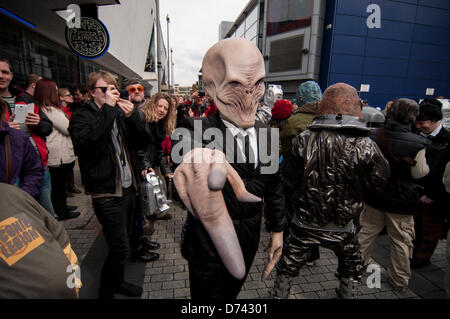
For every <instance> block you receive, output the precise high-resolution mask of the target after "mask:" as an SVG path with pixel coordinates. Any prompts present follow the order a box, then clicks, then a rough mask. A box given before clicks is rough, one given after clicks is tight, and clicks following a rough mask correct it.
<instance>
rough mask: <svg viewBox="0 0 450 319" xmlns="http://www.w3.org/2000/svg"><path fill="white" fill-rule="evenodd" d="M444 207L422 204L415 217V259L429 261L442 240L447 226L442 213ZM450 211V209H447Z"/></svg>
mask: <svg viewBox="0 0 450 319" xmlns="http://www.w3.org/2000/svg"><path fill="white" fill-rule="evenodd" d="M445 209H446V208H445V207H444V205H437V204H435V202H433V203H431V204H426V203H422V204H421V205H420V210H419V212H418V213H417V215H416V216H414V229H415V234H416V238H415V239H414V242H413V244H414V250H413V257H414V258H417V259H421V260H426V261H429V260H430V259H431V256H432V255H433V253H434V250H435V249H436V246H437V244H438V243H439V240H440V239H441V234H442V229H443V228H444V225H445V220H444V216H443V214H442V211H445ZM447 209H448V208H447Z"/></svg>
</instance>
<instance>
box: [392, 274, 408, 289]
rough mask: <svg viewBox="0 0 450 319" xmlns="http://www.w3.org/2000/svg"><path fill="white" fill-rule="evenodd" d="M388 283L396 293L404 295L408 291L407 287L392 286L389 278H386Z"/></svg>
mask: <svg viewBox="0 0 450 319" xmlns="http://www.w3.org/2000/svg"><path fill="white" fill-rule="evenodd" d="M388 283H389V285H390V286H391V287H392V289H394V290H395V291H396V292H399V293H405V292H407V291H408V287H402V286H397V285H396V284H394V283H393V282H392V279H391V277H389V276H388Z"/></svg>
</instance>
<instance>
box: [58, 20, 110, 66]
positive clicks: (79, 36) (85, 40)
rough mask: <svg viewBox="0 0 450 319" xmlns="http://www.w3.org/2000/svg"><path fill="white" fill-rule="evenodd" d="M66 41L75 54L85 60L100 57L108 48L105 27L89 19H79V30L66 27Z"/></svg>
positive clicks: (97, 21) (99, 22) (98, 21)
mask: <svg viewBox="0 0 450 319" xmlns="http://www.w3.org/2000/svg"><path fill="white" fill-rule="evenodd" d="M66 40H67V44H68V45H69V46H70V48H71V49H72V50H73V51H74V52H75V54H77V55H78V56H80V57H82V58H86V59H96V58H99V57H101V56H102V55H103V54H105V52H106V51H107V50H108V47H109V34H108V30H107V29H106V27H105V25H104V24H103V23H102V22H101V21H100V20H96V19H92V18H89V17H81V26H80V28H75V27H73V28H68V27H67V26H66Z"/></svg>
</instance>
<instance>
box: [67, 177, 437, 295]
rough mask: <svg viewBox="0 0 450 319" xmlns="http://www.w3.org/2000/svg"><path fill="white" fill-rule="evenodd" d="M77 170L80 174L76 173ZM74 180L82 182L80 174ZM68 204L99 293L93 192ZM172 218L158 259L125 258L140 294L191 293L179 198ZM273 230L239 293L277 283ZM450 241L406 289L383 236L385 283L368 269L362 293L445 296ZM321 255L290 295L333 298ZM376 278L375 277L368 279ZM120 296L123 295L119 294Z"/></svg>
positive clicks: (160, 237) (85, 270) (71, 226)
mask: <svg viewBox="0 0 450 319" xmlns="http://www.w3.org/2000/svg"><path fill="white" fill-rule="evenodd" d="M77 175H79V173H78V174H76V176H77ZM76 184H77V185H80V184H81V183H80V182H79V180H78V181H77V179H76ZM68 203H69V205H75V206H78V207H79V208H80V209H79V211H80V212H81V216H80V217H78V218H75V219H71V220H67V221H63V222H62V223H63V224H64V226H65V227H66V229H67V231H68V233H69V236H70V238H71V243H72V247H73V249H74V251H75V252H76V253H77V256H78V259H79V261H80V264H81V269H82V274H81V276H82V281H83V284H84V286H83V288H82V289H81V291H82V292H81V295H80V296H81V297H82V298H96V291H97V289H98V279H99V274H100V271H101V267H102V265H103V260H104V258H105V256H106V252H107V249H108V248H107V246H106V242H105V240H104V238H103V235H102V233H101V226H100V225H99V223H98V221H97V218H96V217H95V215H94V211H93V208H92V204H91V200H90V197H89V196H86V195H84V194H78V195H76V196H75V197H72V198H69V199H68ZM170 206H171V210H170V212H171V214H172V215H173V219H171V220H158V221H156V222H155V232H154V234H153V235H152V240H154V241H157V242H159V243H160V244H161V249H159V251H158V252H159V253H160V255H161V257H160V259H159V260H158V261H155V262H151V263H147V264H145V263H127V265H126V278H127V280H130V281H132V282H134V283H136V284H142V287H143V289H144V293H143V294H142V296H141V299H186V298H190V292H189V273H188V266H187V262H186V260H184V259H183V257H182V256H181V253H180V244H179V243H180V239H181V237H180V234H181V227H182V225H183V223H184V220H185V217H186V212H185V211H184V210H182V209H181V207H180V206H179V205H178V204H171V205H170ZM268 241H269V234H268V233H267V232H266V231H265V228H264V227H262V230H261V243H260V249H259V251H258V253H257V255H256V257H255V261H254V263H253V266H252V268H251V269H250V273H249V276H248V277H247V280H246V282H245V284H244V287H243V289H242V291H241V292H240V294H239V296H238V299H265V298H269V293H270V291H271V288H272V287H273V283H274V273H272V274H271V275H270V277H269V279H267V280H266V281H265V282H261V280H260V276H261V272H262V270H263V268H264V266H265V263H266V262H267V257H266V253H264V248H265V247H266V246H267V244H268ZM445 249H446V241H445V240H441V241H440V242H439V245H438V247H437V249H436V251H435V253H434V255H433V257H432V259H431V261H432V264H431V265H429V266H427V267H424V268H422V269H420V270H413V271H412V277H411V280H410V285H409V287H410V289H409V290H408V291H407V292H406V293H398V292H396V291H394V290H393V289H392V288H391V286H390V285H389V284H388V283H387V277H386V267H387V265H388V263H389V239H388V237H387V236H386V235H381V236H379V238H378V240H377V242H376V245H375V247H374V255H373V258H374V260H375V261H376V262H377V263H378V264H379V265H380V267H381V268H380V269H381V286H380V288H372V289H371V288H369V287H368V286H367V284H366V280H367V278H368V276H369V275H371V273H366V274H365V275H364V277H363V280H362V283H363V284H362V286H361V293H360V296H359V298H361V299H437V298H445V291H444V273H445V267H446V261H445ZM320 255H321V258H320V260H318V261H316V262H315V265H314V266H307V267H304V268H303V269H301V271H300V274H299V276H298V277H296V278H295V279H294V280H293V285H292V289H291V295H290V299H332V298H335V297H336V293H335V290H334V289H335V288H336V287H337V286H338V280H337V279H336V277H335V275H334V274H335V272H336V267H337V258H336V257H335V255H334V253H333V252H332V251H330V250H327V249H323V248H321V249H320ZM370 282H372V281H370ZM117 297H118V298H120V296H119V295H117Z"/></svg>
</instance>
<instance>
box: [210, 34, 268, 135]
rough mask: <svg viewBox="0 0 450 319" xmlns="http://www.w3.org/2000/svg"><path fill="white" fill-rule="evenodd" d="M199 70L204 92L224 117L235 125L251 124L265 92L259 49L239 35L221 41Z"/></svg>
mask: <svg viewBox="0 0 450 319" xmlns="http://www.w3.org/2000/svg"><path fill="white" fill-rule="evenodd" d="M202 71H203V83H204V85H205V91H206V93H207V94H208V95H209V96H211V97H212V98H213V100H214V102H215V103H216V105H217V108H218V109H219V111H220V113H221V115H222V116H223V118H224V119H226V120H227V121H230V122H232V123H233V124H234V125H236V126H237V127H241V128H244V129H246V128H249V127H252V126H253V125H254V123H255V113H256V109H257V106H258V101H259V99H260V98H261V97H262V96H263V95H264V77H265V70H264V59H263V57H262V55H261V52H259V50H258V48H257V47H256V46H255V45H254V44H253V43H252V42H250V41H248V40H245V39H241V38H232V39H226V40H222V41H220V42H218V43H217V44H215V45H214V46H212V47H211V48H210V49H209V50H208V52H206V55H205V57H204V59H203V65H202Z"/></svg>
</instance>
